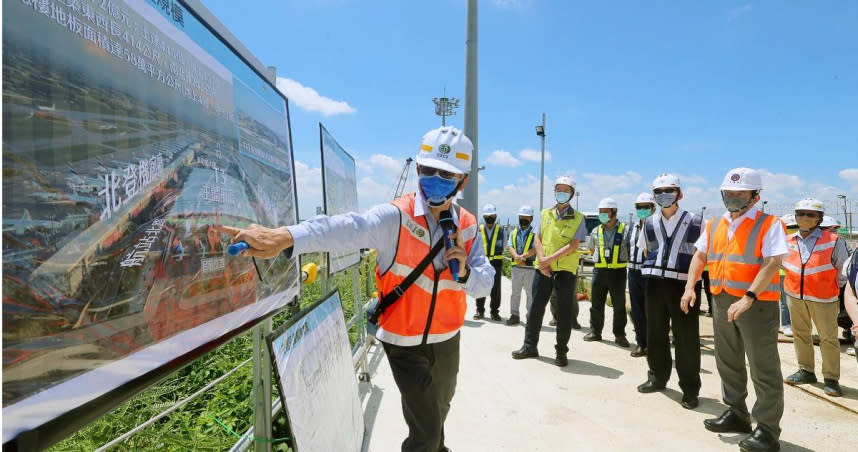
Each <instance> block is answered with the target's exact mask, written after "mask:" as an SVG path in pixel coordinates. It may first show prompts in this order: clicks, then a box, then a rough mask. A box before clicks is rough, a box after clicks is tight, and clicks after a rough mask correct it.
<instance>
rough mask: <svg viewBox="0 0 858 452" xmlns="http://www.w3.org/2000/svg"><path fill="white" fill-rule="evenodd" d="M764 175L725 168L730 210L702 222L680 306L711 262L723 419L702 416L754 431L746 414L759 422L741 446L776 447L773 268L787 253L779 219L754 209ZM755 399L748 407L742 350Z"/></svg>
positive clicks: (779, 396)
mask: <svg viewBox="0 0 858 452" xmlns="http://www.w3.org/2000/svg"><path fill="white" fill-rule="evenodd" d="M762 189H763V181H762V177H761V176H760V173H759V172H758V171H756V170H753V169H750V168H735V169H732V170H730V171H728V172H727V175H726V176H725V177H724V180H723V182H722V183H721V199H722V200H723V202H724V206H725V207H726V208H727V212H726V213H725V214H724V215H723V216H722V217H720V218H713V219H711V220H709V221H708V222H707V224H706V230H705V231H704V233H703V234H700V238H699V239H698V240H697V243H695V244H694V247H695V248H696V249H697V252H696V253H695V254H694V258H693V259H692V263H691V268H690V269H689V271H688V275H689V277H688V283H687V284H686V285H685V293H684V294H683V295H682V306H681V308H682V310H683V311H684V312H686V313H687V312H688V311H689V308H690V307H692V306H694V303H695V298H696V297H695V293H694V283H695V281H697V280H698V279H699V278H700V274H701V273H702V272H703V268H704V267H705V266H706V265H707V264H708V265H709V277H710V278H711V284H712V294H713V295H714V297H715V303H714V309H713V312H712V317H713V322H714V327H715V363H716V365H717V367H718V373H719V375H720V376H721V391H722V394H723V399H724V403H726V404H727V405H728V406H729V409H728V410H727V411H725V412H724V413H723V414H722V415H721V416H720V417H718V418H714V419H707V420H705V421H704V422H703V424H704V426H705V427H706V429H708V430H710V431H713V432H719V433H723V432H735V433H751V415H753V418H754V420H756V421H757V427H756V429H754V431H753V433H751V435H750V436H749V437H747V438H745V439H743V440H742V441H740V442H739V447H740V448H741V449H742V450H743V451H776V450H780V442H779V440H778V438H779V437H780V434H781V428H780V421H781V417H782V416H783V411H784V387H783V380H782V378H783V377H782V376H781V363H780V356H779V355H778V347H777V346H778V324H779V321H778V317H779V309H778V301H779V300H780V290H779V282H780V279H779V277H778V269H779V268H780V267H781V261H782V260H783V258H784V256H785V255H786V254H787V246H786V234H785V233H784V227H783V224H782V223H781V221H780V220H779V219H778V218H777V217H774V216H772V215H767V214H765V213H763V212H761V211H759V210H758V209H757V207H756V204H757V202H759V200H760V190H762ZM746 354H747V356H748V364H749V365H750V368H751V379H752V381H753V382H754V391H755V392H756V395H757V401H756V403H754V408H753V410H752V412H751V413H748V407H747V405H746V403H745V398H746V397H747V396H748V388H747V385H748V374H747V371H746V370H745V355H746Z"/></svg>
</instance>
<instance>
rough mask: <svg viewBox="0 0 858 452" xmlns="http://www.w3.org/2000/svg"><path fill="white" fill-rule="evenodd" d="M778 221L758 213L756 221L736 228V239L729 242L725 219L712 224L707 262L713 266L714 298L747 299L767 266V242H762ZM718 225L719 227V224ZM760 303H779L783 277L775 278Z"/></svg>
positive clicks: (711, 279) (719, 219) (717, 219)
mask: <svg viewBox="0 0 858 452" xmlns="http://www.w3.org/2000/svg"><path fill="white" fill-rule="evenodd" d="M776 220H777V219H776V218H775V217H774V216H772V215H768V214H765V213H762V212H759V211H757V216H756V218H754V221H744V220H742V224H740V225H739V227H738V228H736V231H735V232H734V233H733V238H732V239H731V238H728V235H727V231H728V229H729V228H730V224H729V223H728V222H727V220H726V219H725V218H724V217H719V218H713V219H711V220H709V221H708V225H707V232H708V233H709V241H708V243H707V244H706V261H707V264H708V265H709V281H710V285H711V287H712V293H713V294H719V293H721V291H722V290H723V291H727V293H728V294H730V295H733V296H734V297H743V296H745V292H747V291H748V290H750V288H751V283H753V282H754V278H756V277H757V273H759V272H760V268H761V267H762V265H763V241H762V240H761V238H762V237H763V235H764V234H765V231H768V230H769V227H771V225H772V223H773V222H775V221H776ZM716 221H717V222H718V223H717V224H716V223H715V222H716ZM757 299H759V300H760V301H779V300H780V299H781V293H780V277H779V276H778V274H777V273H775V274H774V275H773V276H772V280H771V281H770V282H769V285H768V287H766V288H764V289H763V290H762V291H761V292H760V293H758V294H757Z"/></svg>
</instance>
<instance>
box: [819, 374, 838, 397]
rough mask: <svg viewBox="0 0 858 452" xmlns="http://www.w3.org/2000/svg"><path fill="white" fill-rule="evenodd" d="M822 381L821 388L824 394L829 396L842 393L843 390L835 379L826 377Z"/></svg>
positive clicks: (836, 395)
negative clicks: (823, 383)
mask: <svg viewBox="0 0 858 452" xmlns="http://www.w3.org/2000/svg"><path fill="white" fill-rule="evenodd" d="M823 381H825V387H823V388H822V390H823V391H824V392H825V395H827V396H831V397H840V396H842V395H843V390H842V389H840V383H839V382H838V381H837V380H834V379H832V378H826V379H825V380H823Z"/></svg>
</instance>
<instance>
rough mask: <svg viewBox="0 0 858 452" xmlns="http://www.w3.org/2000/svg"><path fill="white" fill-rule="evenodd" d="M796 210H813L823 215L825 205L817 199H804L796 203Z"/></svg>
mask: <svg viewBox="0 0 858 452" xmlns="http://www.w3.org/2000/svg"><path fill="white" fill-rule="evenodd" d="M795 210H813V211H816V212H819V213H822V212H825V203H824V202H822V201H820V200H818V199H816V198H804V199H802V200H801V201H799V202H797V203H795Z"/></svg>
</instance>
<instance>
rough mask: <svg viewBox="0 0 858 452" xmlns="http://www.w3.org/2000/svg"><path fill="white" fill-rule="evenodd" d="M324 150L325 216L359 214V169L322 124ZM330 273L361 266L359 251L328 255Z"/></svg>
mask: <svg viewBox="0 0 858 452" xmlns="http://www.w3.org/2000/svg"><path fill="white" fill-rule="evenodd" d="M319 137H320V138H319V142H320V143H321V148H322V188H323V190H324V192H325V194H324V198H325V200H324V202H325V214H326V215H337V214H340V213H348V212H357V210H358V199H357V169H356V167H355V159H354V157H352V156H351V155H350V154H349V153H348V152H346V151H345V149H343V147H342V146H340V145H339V143H337V140H335V139H334V137H333V136H332V135H331V134H330V133H329V132H328V130H327V129H326V128H325V126H323V125H322V124H321V123H319ZM328 257H329V259H328V260H329V262H328V272H329V273H337V272H339V271H342V270H345V269H346V268H349V267H351V266H354V265H357V264H358V263H359V262H360V250H358V249H355V250H352V251H346V252H342V253H328Z"/></svg>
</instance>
